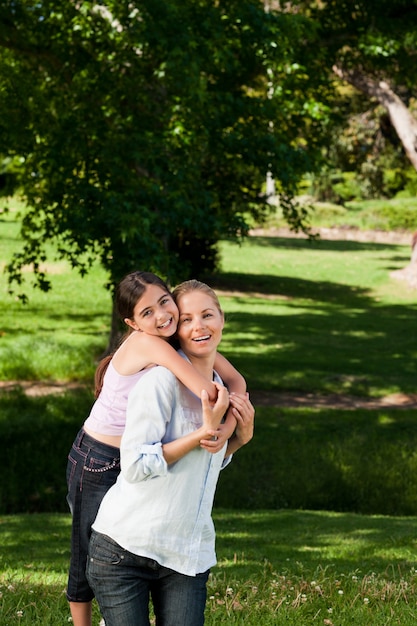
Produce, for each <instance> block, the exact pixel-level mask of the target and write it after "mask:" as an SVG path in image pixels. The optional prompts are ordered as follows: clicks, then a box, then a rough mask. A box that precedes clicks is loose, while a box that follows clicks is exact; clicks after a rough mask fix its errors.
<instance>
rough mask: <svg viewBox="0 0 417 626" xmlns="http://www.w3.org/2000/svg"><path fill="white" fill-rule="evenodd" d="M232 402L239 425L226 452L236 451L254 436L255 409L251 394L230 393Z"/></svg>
mask: <svg viewBox="0 0 417 626" xmlns="http://www.w3.org/2000/svg"><path fill="white" fill-rule="evenodd" d="M230 404H231V406H232V411H233V415H234V416H235V418H236V421H237V426H236V430H235V433H234V435H233V437H232V438H231V439H230V440H229V445H228V447H227V452H226V454H231V453H233V452H236V450H238V449H239V448H241V447H242V446H244V445H245V444H247V443H248V442H249V441H250V440H251V439H252V437H253V430H254V418H255V409H254V407H253V405H252V403H251V401H250V400H249V394H248V393H245V394H238V393H232V394H230Z"/></svg>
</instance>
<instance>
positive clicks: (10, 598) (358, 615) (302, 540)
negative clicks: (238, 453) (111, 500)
mask: <svg viewBox="0 0 417 626" xmlns="http://www.w3.org/2000/svg"><path fill="white" fill-rule="evenodd" d="M214 518H215V523H216V528H217V537H218V539H217V553H218V565H217V566H216V567H215V568H213V570H212V573H211V575H210V579H209V584H208V600H207V608H206V624H208V625H209V626H212V625H213V626H214V625H216V626H217V624H233V625H235V624H249V625H253V626H255V625H262V626H264V625H266V626H269V625H270V626H276V625H280V624H294V625H297V626H306V624H321V625H323V624H324V625H326V624H327V625H329V626H330V625H331V624H334V625H336V624H337V625H338V626H339V625H340V626H351V624H352V623H357V624H361V626H362V625H369V626H382V625H385V624H386V625H388V624H402V625H403V624H404V625H405V626H408V625H411V624H413V623H415V621H413V620H416V619H417V608H416V604H415V597H416V596H415V594H416V592H417V571H416V569H415V567H414V565H415V562H414V555H415V547H416V545H415V538H414V529H415V524H416V521H417V520H416V518H389V517H384V516H358V515H352V514H336V513H325V512H311V511H256V512H252V513H251V512H248V511H226V510H224V509H221V510H215V512H214ZM0 522H1V529H2V533H3V534H2V537H4V540H3V546H2V548H3V549H2V554H1V557H0V559H1V561H0V562H1V569H2V574H1V575H0V594H1V596H0V623H2V624H5V625H6V624H7V625H9V624H25V625H26V624H34V623H36V624H42V625H43V624H51V625H57V626H58V625H60V626H62V624H65V623H68V621H69V609H68V604H67V602H66V599H65V593H64V592H65V585H66V567H67V562H68V558H69V530H70V518H69V515H45V514H43V515H35V516H27V515H22V516H10V517H7V518H2V519H1V520H0ZM326 620H328V621H326ZM98 622H99V615H98V611H97V608H96V607H95V622H94V624H95V626H97V625H98Z"/></svg>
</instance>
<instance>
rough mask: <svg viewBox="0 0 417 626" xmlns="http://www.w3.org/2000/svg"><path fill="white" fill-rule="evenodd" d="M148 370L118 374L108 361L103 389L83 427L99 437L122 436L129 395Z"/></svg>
mask: <svg viewBox="0 0 417 626" xmlns="http://www.w3.org/2000/svg"><path fill="white" fill-rule="evenodd" d="M148 371H149V370H148V369H143V370H141V371H140V372H137V373H136V374H131V375H130V376H121V375H120V374H118V373H117V372H116V370H115V368H114V366H113V364H112V362H111V361H110V363H109V365H108V368H107V370H106V373H105V374H104V379H103V388H102V390H101V391H100V395H99V397H98V398H97V400H96V401H95V402H94V404H93V407H92V409H91V413H90V415H89V416H88V417H87V419H86V421H85V423H84V426H86V427H87V428H89V429H90V430H93V431H94V432H96V433H100V434H101V435H116V436H120V435H122V434H123V431H124V428H125V424H126V409H127V399H128V396H129V393H130V392H131V390H132V389H133V387H134V386H135V384H136V383H137V382H138V380H139V379H140V378H142V376H143V375H144V374H146V372H148Z"/></svg>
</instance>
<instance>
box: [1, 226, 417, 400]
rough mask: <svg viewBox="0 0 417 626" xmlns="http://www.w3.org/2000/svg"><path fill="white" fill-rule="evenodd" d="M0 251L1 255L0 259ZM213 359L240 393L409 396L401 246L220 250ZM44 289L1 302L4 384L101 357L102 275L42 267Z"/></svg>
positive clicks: (411, 360) (409, 303) (409, 343)
mask: <svg viewBox="0 0 417 626" xmlns="http://www.w3.org/2000/svg"><path fill="white" fill-rule="evenodd" d="M17 229H18V226H17V223H16V221H15V220H14V218H13V214H12V215H9V216H8V217H7V216H6V217H3V220H2V221H0V242H1V245H2V248H1V249H2V256H3V258H5V257H7V255H8V254H11V252H12V250H13V249H15V248H16V246H17V241H18V240H17ZM3 251H4V252H3ZM221 254H222V272H221V273H220V274H217V275H215V276H212V277H211V278H209V279H208V282H210V284H211V285H212V286H214V287H215V288H216V289H218V290H219V292H220V297H221V302H222V305H223V307H224V309H225V312H226V318H227V324H226V329H225V332H224V339H223V342H222V346H221V350H222V351H223V353H224V354H225V355H226V356H227V357H228V358H230V359H231V360H232V362H233V363H234V364H235V365H236V367H238V369H240V370H241V371H242V373H243V374H244V375H245V377H246V378H247V382H248V387H249V389H254V390H256V389H263V390H272V389H273V390H296V391H299V392H312V391H314V392H317V393H319V392H322V393H335V392H336V393H351V394H356V395H362V396H383V395H386V394H388V393H395V392H404V393H412V392H414V391H415V382H416V374H417V359H416V348H415V339H416V336H417V330H416V329H417V327H416V324H415V319H416V312H417V303H416V293H415V290H412V289H410V288H408V287H407V285H406V284H404V283H403V282H400V281H396V280H394V279H392V278H390V272H391V271H392V270H395V269H400V268H402V267H404V266H405V265H406V264H407V262H408V258H409V250H408V248H407V247H406V246H400V245H388V244H384V245H383V244H376V243H356V242H349V241H317V242H310V241H306V240H301V239H285V238H277V237H251V238H250V239H248V240H246V241H245V242H244V243H243V244H242V245H241V246H240V247H239V246H237V245H236V244H232V243H229V242H222V244H221ZM48 270H49V272H50V273H51V279H52V283H53V289H52V291H50V292H49V293H46V294H45V293H42V292H39V291H36V290H33V289H30V288H29V289H28V295H29V303H28V304H27V305H23V304H22V303H21V302H20V301H16V300H15V299H13V298H12V297H10V296H9V295H7V288H6V280H5V276H4V275H1V276H0V288H1V291H2V293H3V294H4V297H3V298H2V299H1V302H0V320H1V326H0V328H1V331H0V333H1V334H0V377H1V379H3V380H14V379H18V380H24V379H29V380H56V379H59V380H69V381H70V380H81V381H87V382H88V381H90V382H91V381H92V377H93V372H94V368H95V365H96V360H97V358H98V357H99V355H100V354H101V353H102V351H103V350H104V348H105V347H106V343H107V338H108V333H109V328H110V308H111V306H110V298H109V294H108V292H107V291H106V289H105V286H104V285H105V283H106V276H105V274H104V272H103V270H102V269H101V268H100V267H94V268H93V270H92V271H91V273H90V274H89V275H88V276H87V277H85V278H81V277H80V276H79V275H78V274H77V273H76V272H74V271H71V270H70V269H69V268H68V267H67V266H66V265H65V264H63V263H62V262H52V261H51V262H50V263H49V264H48Z"/></svg>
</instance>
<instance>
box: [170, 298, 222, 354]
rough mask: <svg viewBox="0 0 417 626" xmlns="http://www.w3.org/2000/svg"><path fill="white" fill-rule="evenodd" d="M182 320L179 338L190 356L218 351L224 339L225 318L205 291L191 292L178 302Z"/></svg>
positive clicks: (178, 333)
mask: <svg viewBox="0 0 417 626" xmlns="http://www.w3.org/2000/svg"><path fill="white" fill-rule="evenodd" d="M178 308H179V311H180V320H179V324H178V331H177V337H178V339H179V342H180V345H181V348H182V349H183V350H184V352H185V353H186V354H187V355H188V356H208V355H210V354H211V353H213V354H214V353H215V352H216V351H217V347H218V345H219V343H220V341H221V338H222V331H223V326H224V316H223V313H222V312H221V311H219V309H218V307H217V305H216V303H215V302H214V301H213V299H212V298H211V297H210V296H209V295H208V294H206V293H204V292H203V291H199V290H196V291H189V292H188V293H185V294H184V295H182V296H181V297H180V298H179V300H178Z"/></svg>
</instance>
